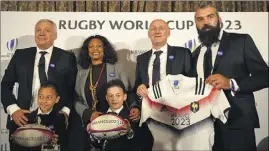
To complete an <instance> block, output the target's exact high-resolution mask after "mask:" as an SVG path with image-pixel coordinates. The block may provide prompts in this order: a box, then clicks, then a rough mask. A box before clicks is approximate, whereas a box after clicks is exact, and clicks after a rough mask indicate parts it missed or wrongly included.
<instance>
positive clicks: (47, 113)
mask: <svg viewBox="0 0 269 151" xmlns="http://www.w3.org/2000/svg"><path fill="white" fill-rule="evenodd" d="M59 100H60V96H59V90H58V88H57V86H56V85H55V84H53V83H52V82H47V83H45V84H43V85H41V87H40V89H39V91H38V101H37V102H38V105H39V108H38V109H36V110H35V111H33V112H31V113H29V114H25V116H26V117H27V118H28V122H27V124H33V123H38V124H41V125H45V126H47V127H49V128H50V129H51V130H52V131H54V132H55V137H54V139H53V140H54V141H56V142H57V144H59V145H60V147H61V151H66V150H67V130H66V124H65V117H64V115H63V114H60V113H59V112H57V111H55V109H54V108H53V106H54V105H55V104H56V103H58V102H59ZM7 128H8V129H9V130H10V134H12V133H13V132H14V131H16V129H17V128H18V126H17V124H16V123H15V122H14V121H13V120H11V121H9V122H8V123H7ZM56 142H55V143H56ZM40 150H41V146H38V147H35V148H27V147H23V146H20V145H17V144H15V143H12V144H11V151H40Z"/></svg>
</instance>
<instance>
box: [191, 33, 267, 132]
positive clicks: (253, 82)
mask: <svg viewBox="0 0 269 151" xmlns="http://www.w3.org/2000/svg"><path fill="white" fill-rule="evenodd" d="M200 48H201V47H200V46H199V47H198V48H197V49H196V50H195V51H194V52H193V60H194V62H193V63H194V66H196V64H197V59H198V56H199V53H200ZM218 51H219V52H222V55H217V56H216V60H215V63H214V67H213V74H222V75H224V76H225V77H227V78H230V79H232V78H233V79H235V81H236V82H237V84H238V86H239V88H240V91H239V92H237V93H236V95H235V97H233V96H232V95H231V93H230V90H226V91H224V92H225V95H226V97H227V98H228V100H229V102H230V105H231V109H230V111H229V117H228V126H229V127H231V128H243V127H248V128H257V127H259V126H260V125H259V119H258V114H257V110H256V106H255V100H254V95H253V91H257V90H260V89H262V88H266V87H268V66H267V65H266V63H265V62H264V60H263V58H262V56H261V54H260V53H259V50H258V49H257V47H256V46H255V44H254V41H253V40H252V38H251V37H250V35H248V34H236V33H227V32H225V31H224V32H223V36H222V39H221V42H220V45H219V50H218ZM220 54H221V53H220ZM195 69H196V67H195ZM250 74H251V76H250ZM265 101H267V100H265Z"/></svg>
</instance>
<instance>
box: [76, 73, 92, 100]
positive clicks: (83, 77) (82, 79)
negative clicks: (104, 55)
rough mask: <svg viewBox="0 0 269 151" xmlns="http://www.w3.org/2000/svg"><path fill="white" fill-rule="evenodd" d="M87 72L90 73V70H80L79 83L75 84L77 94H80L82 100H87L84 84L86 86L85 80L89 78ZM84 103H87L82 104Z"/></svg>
mask: <svg viewBox="0 0 269 151" xmlns="http://www.w3.org/2000/svg"><path fill="white" fill-rule="evenodd" d="M89 72H90V68H88V69H81V71H80V75H79V77H80V79H79V81H77V84H76V86H77V88H76V89H77V90H79V91H77V92H80V93H81V96H82V98H83V100H87V99H86V95H85V84H86V81H87V78H88V76H89ZM84 103H86V104H87V102H84Z"/></svg>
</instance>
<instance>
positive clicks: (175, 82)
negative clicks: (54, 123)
mask: <svg viewBox="0 0 269 151" xmlns="http://www.w3.org/2000/svg"><path fill="white" fill-rule="evenodd" d="M174 89H179V81H178V80H175V81H174Z"/></svg>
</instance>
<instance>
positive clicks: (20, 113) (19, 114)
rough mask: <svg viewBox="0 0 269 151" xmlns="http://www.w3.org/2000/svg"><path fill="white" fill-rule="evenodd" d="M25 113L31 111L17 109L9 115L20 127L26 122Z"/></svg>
mask: <svg viewBox="0 0 269 151" xmlns="http://www.w3.org/2000/svg"><path fill="white" fill-rule="evenodd" d="M25 113H31V112H30V111H29V110H24V109H19V110H17V111H15V112H14V113H13V114H12V115H11V117H12V119H13V120H14V122H15V123H16V124H17V125H18V126H20V127H21V126H23V125H26V124H27V122H28V119H27V117H26V116H24V114H25Z"/></svg>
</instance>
